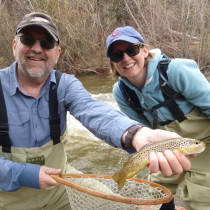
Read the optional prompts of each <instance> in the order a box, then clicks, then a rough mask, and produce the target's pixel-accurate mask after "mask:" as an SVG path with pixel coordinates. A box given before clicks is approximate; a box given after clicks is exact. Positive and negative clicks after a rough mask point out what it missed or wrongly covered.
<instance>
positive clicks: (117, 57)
mask: <svg viewBox="0 0 210 210" xmlns="http://www.w3.org/2000/svg"><path fill="white" fill-rule="evenodd" d="M142 47H143V45H142V44H136V45H133V46H131V47H128V48H127V49H125V50H124V51H118V52H116V53H111V54H110V55H109V58H110V60H111V61H112V62H114V63H118V62H120V61H121V60H123V57H124V53H126V54H127V55H128V56H135V55H137V54H138V53H139V52H140V48H142Z"/></svg>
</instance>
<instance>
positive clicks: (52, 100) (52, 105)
mask: <svg viewBox="0 0 210 210" xmlns="http://www.w3.org/2000/svg"><path fill="white" fill-rule="evenodd" d="M61 75H62V73H60V72H57V71H56V72H55V77H56V86H55V87H54V88H53V85H52V83H51V86H50V91H49V112H50V136H51V138H52V140H53V144H58V143H60V135H61V132H60V116H59V114H58V97H57V87H58V84H59V81H60V78H61Z"/></svg>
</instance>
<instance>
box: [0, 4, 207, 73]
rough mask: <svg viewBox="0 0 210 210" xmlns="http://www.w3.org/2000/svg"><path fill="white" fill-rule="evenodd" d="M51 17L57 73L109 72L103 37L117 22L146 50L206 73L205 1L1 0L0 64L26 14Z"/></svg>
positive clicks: (6, 62) (6, 59)
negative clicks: (194, 64) (57, 53)
mask: <svg viewBox="0 0 210 210" xmlns="http://www.w3.org/2000/svg"><path fill="white" fill-rule="evenodd" d="M33 11H36V12H44V13H46V14H48V15H50V16H51V17H52V18H53V20H54V22H55V23H56V25H57V26H58V28H59V32H60V37H61V49H62V54H61V57H60V59H59V62H58V64H57V66H56V68H57V69H58V70H59V71H63V72H67V73H74V74H83V73H91V72H94V73H99V74H101V73H108V72H109V66H110V65H109V59H108V58H106V45H105V41H106V37H107V36H108V35H109V34H110V33H111V32H112V31H113V30H114V29H115V28H116V27H120V26H126V25H130V26H133V27H135V28H136V29H137V30H138V31H139V32H140V33H141V34H142V35H143V36H144V38H145V40H146V43H148V44H150V48H160V49H161V50H162V53H164V54H166V55H168V56H169V57H172V58H173V57H180V58H191V59H194V60H196V61H197V63H198V64H199V67H200V69H201V70H202V72H203V73H204V74H205V75H208V76H209V75H210V12H209V11H210V0H39V1H37V0H0V20H1V24H0V34H1V36H0V46H1V47H0V67H1V68H3V67H6V66H8V65H10V64H11V63H12V62H13V61H14V58H13V54H12V50H11V43H12V40H13V38H14V36H15V30H16V27H17V24H18V23H19V21H20V20H21V19H22V17H23V16H24V15H25V14H27V13H29V12H33Z"/></svg>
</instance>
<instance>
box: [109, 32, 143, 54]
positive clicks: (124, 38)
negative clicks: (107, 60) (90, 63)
mask: <svg viewBox="0 0 210 210" xmlns="http://www.w3.org/2000/svg"><path fill="white" fill-rule="evenodd" d="M116 41H125V42H129V43H132V44H135V43H137V42H139V40H138V39H136V38H134V37H131V36H120V37H118V38H116V39H113V40H112V42H111V43H110V44H109V47H108V48H107V51H106V55H107V57H109V50H110V47H111V46H112V44H113V43H114V42H116Z"/></svg>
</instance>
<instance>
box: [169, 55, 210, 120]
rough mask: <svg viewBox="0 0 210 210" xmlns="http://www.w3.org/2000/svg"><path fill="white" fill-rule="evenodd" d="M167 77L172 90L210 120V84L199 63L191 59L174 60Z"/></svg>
mask: <svg viewBox="0 0 210 210" xmlns="http://www.w3.org/2000/svg"><path fill="white" fill-rule="evenodd" d="M167 75H168V82H169V84H170V85H171V86H172V88H173V89H174V90H175V91H177V92H180V93H181V94H182V95H183V96H184V97H185V99H186V100H187V101H188V102H189V103H190V104H193V105H194V106H196V107H198V108H199V109H200V110H201V111H202V112H203V113H204V114H205V115H207V117H208V118H209V119H210V83H209V81H208V80H207V79H206V77H205V76H204V75H203V74H202V73H201V71H200V69H199V67H198V65H197V63H196V62H195V61H193V60H190V59H178V58H177V59H173V60H172V61H171V63H170V64H169V69H168V70H167Z"/></svg>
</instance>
